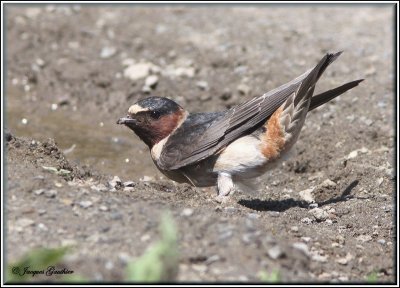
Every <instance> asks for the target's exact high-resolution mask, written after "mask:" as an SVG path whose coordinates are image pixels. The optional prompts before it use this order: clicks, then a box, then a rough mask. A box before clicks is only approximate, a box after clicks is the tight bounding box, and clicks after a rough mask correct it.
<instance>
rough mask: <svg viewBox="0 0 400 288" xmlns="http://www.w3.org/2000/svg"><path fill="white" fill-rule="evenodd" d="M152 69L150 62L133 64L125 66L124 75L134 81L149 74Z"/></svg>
mask: <svg viewBox="0 0 400 288" xmlns="http://www.w3.org/2000/svg"><path fill="white" fill-rule="evenodd" d="M150 70H151V64H149V63H138V64H132V65H130V66H128V67H127V68H125V70H124V76H125V77H126V78H129V79H130V80H132V81H136V80H139V79H142V78H145V77H147V76H149V74H150Z"/></svg>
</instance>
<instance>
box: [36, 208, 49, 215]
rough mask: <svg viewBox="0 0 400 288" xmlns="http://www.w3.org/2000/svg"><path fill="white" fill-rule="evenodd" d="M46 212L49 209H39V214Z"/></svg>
mask: <svg viewBox="0 0 400 288" xmlns="http://www.w3.org/2000/svg"><path fill="white" fill-rule="evenodd" d="M46 212H47V211H46V210H45V209H39V210H38V214H39V215H43V214H46Z"/></svg>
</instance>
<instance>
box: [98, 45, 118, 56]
mask: <svg viewBox="0 0 400 288" xmlns="http://www.w3.org/2000/svg"><path fill="white" fill-rule="evenodd" d="M115 53H117V48H115V47H103V48H102V49H101V52H100V57H101V58H103V59H107V58H110V57H112V56H114V55H115Z"/></svg>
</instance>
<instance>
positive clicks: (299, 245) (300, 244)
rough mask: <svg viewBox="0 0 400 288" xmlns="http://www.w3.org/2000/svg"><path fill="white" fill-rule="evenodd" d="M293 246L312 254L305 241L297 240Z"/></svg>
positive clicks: (306, 253)
mask: <svg viewBox="0 0 400 288" xmlns="http://www.w3.org/2000/svg"><path fill="white" fill-rule="evenodd" d="M292 247H293V248H294V249H297V250H300V251H301V252H303V253H304V254H305V255H307V256H308V255H309V254H310V251H309V250H308V246H307V244H305V243H303V242H295V243H293V245H292Z"/></svg>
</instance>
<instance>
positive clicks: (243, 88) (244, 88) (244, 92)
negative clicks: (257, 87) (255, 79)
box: [237, 83, 251, 95]
mask: <svg viewBox="0 0 400 288" xmlns="http://www.w3.org/2000/svg"><path fill="white" fill-rule="evenodd" d="M237 90H238V91H239V93H241V94H242V95H249V94H250V91H251V89H250V87H249V86H247V85H246V84H243V83H242V84H240V85H239V86H238V87H237Z"/></svg>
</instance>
